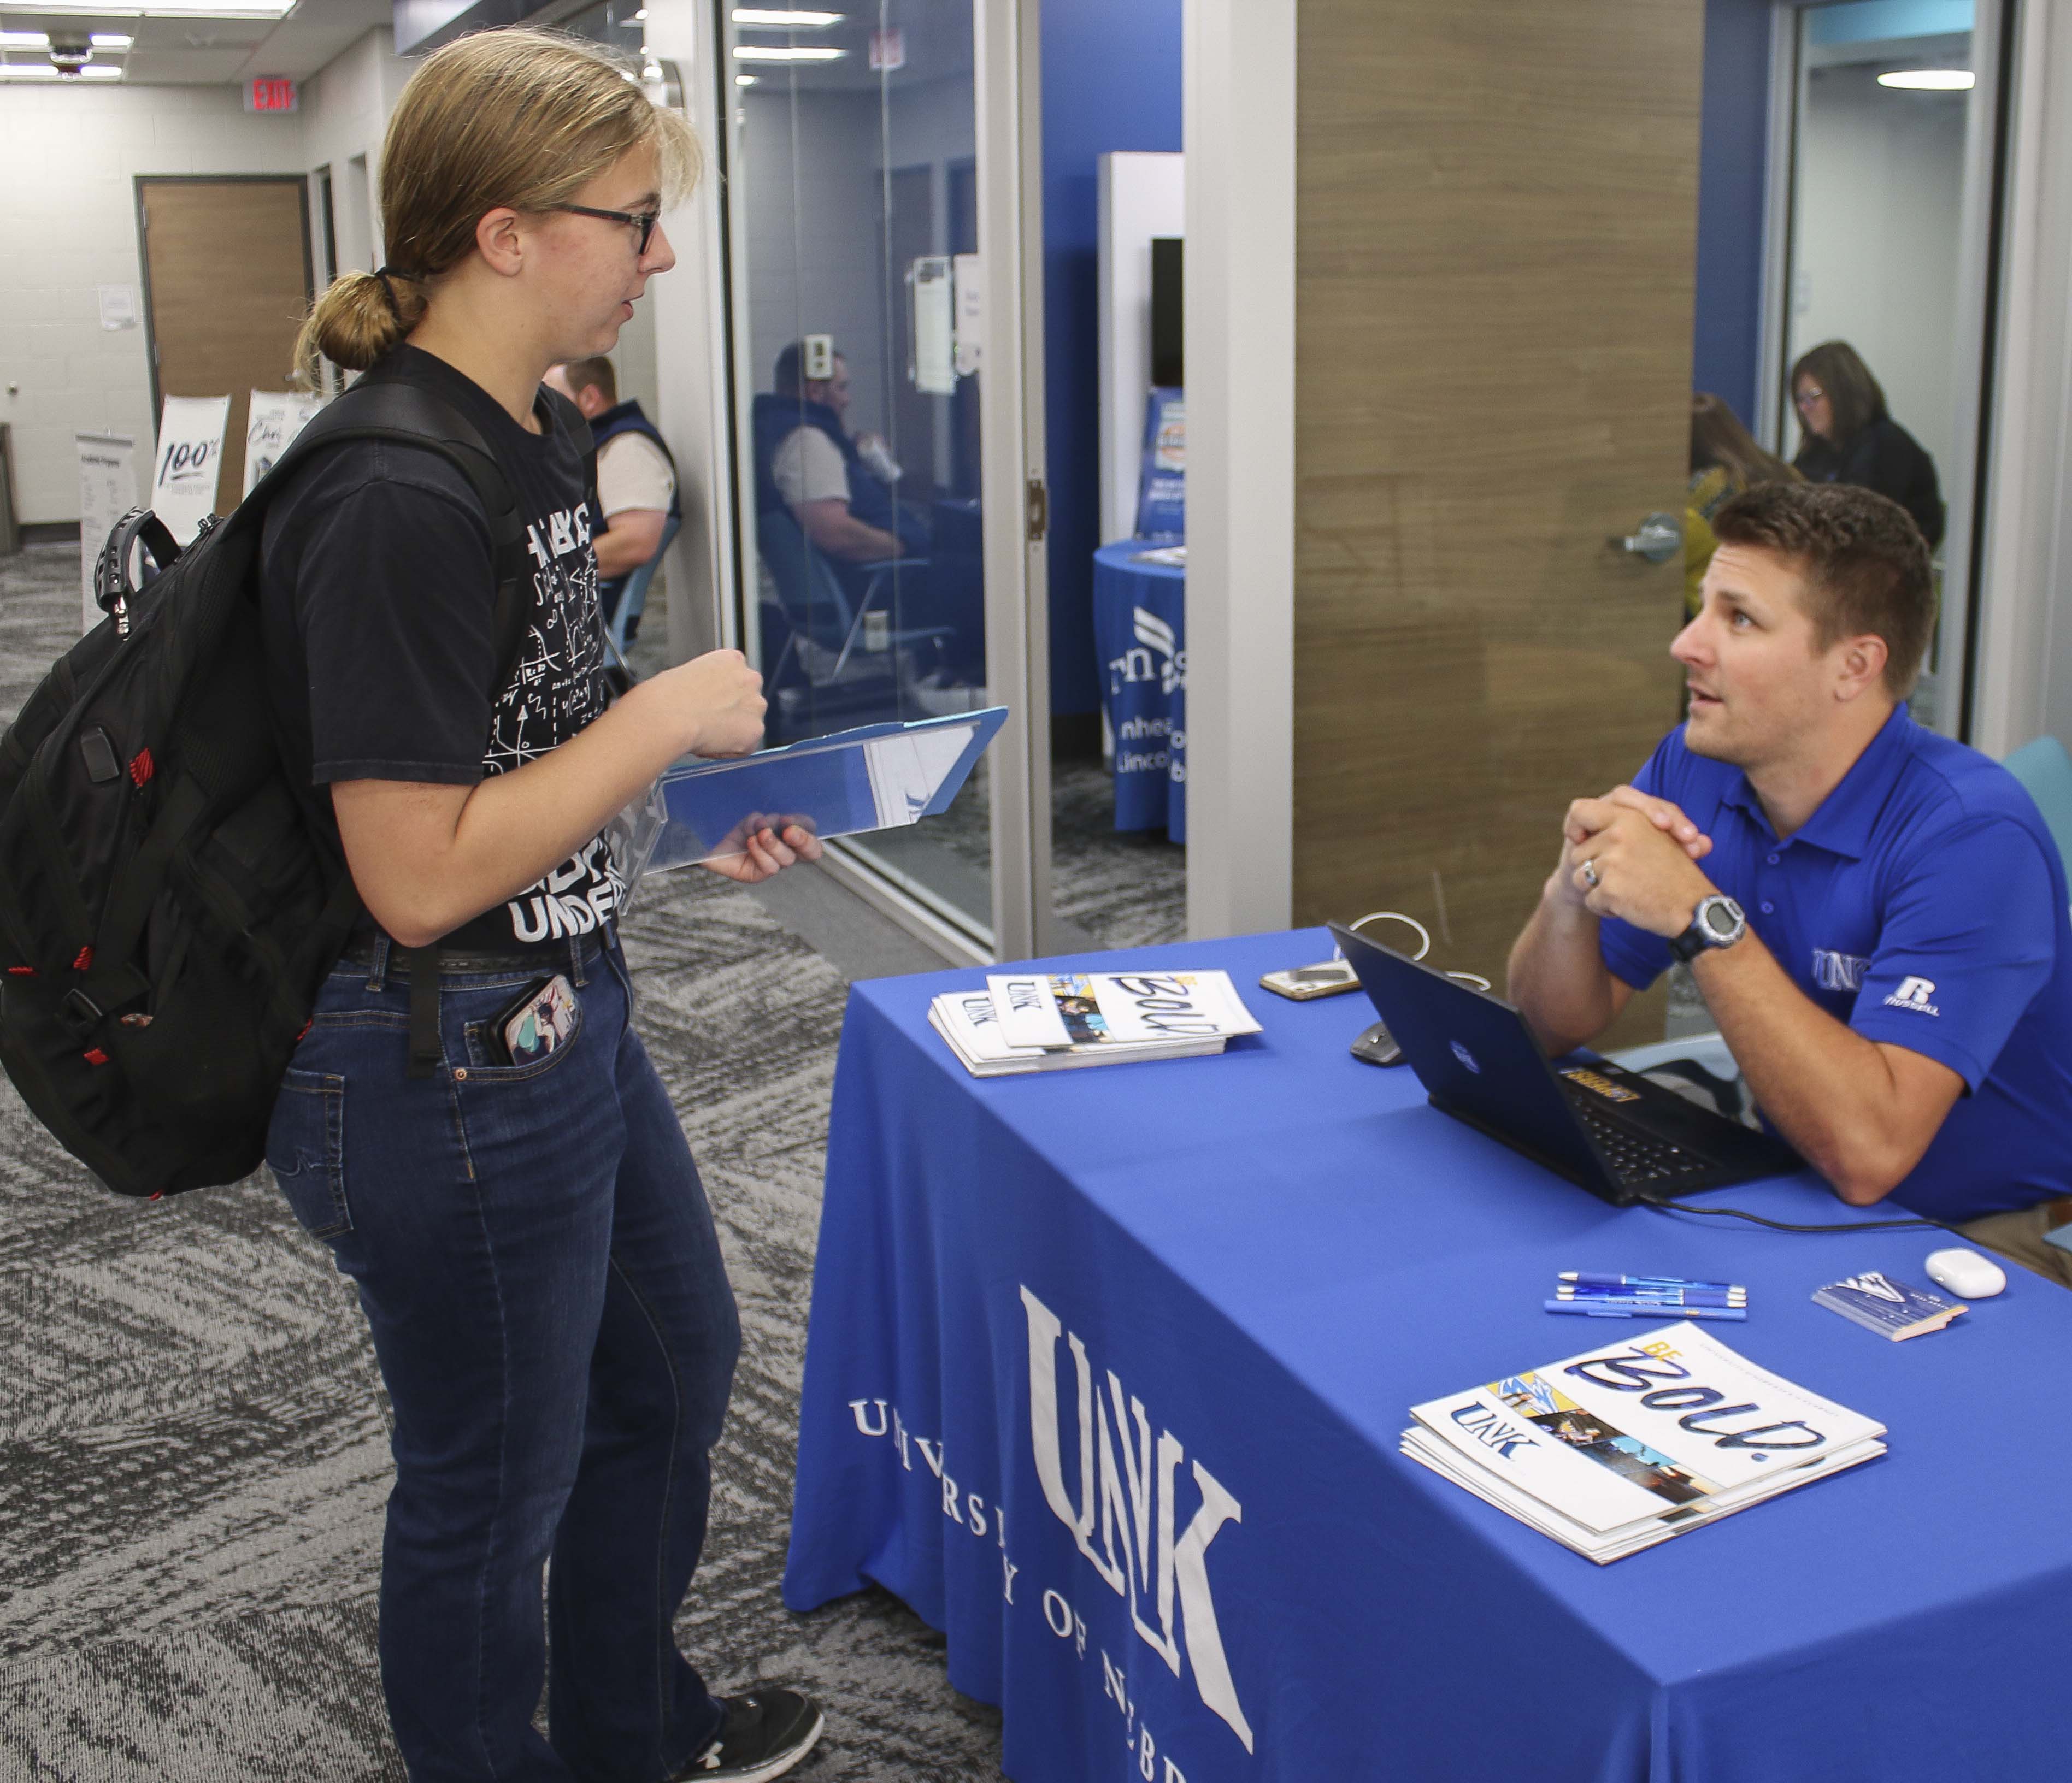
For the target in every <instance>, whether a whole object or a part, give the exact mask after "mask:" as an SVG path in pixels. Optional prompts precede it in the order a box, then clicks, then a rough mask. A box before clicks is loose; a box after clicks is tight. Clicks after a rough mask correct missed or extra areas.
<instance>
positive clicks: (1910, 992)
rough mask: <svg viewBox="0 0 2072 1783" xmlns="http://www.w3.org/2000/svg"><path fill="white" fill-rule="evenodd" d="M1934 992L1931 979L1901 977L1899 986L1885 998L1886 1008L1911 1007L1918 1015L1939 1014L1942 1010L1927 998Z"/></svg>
mask: <svg viewBox="0 0 2072 1783" xmlns="http://www.w3.org/2000/svg"><path fill="white" fill-rule="evenodd" d="M1934 994H1935V984H1934V980H1932V979H1926V978H1902V979H1901V980H1900V981H1899V988H1898V989H1897V990H1896V991H1894V992H1893V993H1892V995H1891V996H1889V997H1887V998H1886V999H1885V1007H1886V1008H1887V1009H1912V1010H1914V1012H1915V1013H1917V1014H1920V1015H1940V1014H1942V1011H1941V1010H1940V1009H1937V1008H1936V1007H1935V1005H1934V1004H1932V1003H1930V1001H1929V998H1930V997H1931V996H1934Z"/></svg>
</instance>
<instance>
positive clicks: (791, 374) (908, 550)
mask: <svg viewBox="0 0 2072 1783" xmlns="http://www.w3.org/2000/svg"><path fill="white" fill-rule="evenodd" d="M804 357H805V350H804V345H803V343H800V342H797V341H794V342H793V343H791V345H790V346H789V347H786V348H785V349H784V350H783V351H782V352H781V353H779V355H777V369H776V377H775V393H774V394H771V395H767V396H757V397H756V399H755V404H754V436H755V506H756V511H757V512H758V513H761V514H770V513H775V512H779V511H789V513H790V514H791V517H792V518H793V519H794V520H796V521H797V522H798V523H799V527H800V531H802V532H804V534H805V535H806V538H807V540H808V543H809V544H812V546H813V547H814V548H816V550H818V551H820V552H821V553H824V554H825V555H826V556H828V557H831V558H833V559H834V560H835V562H836V564H837V570H838V573H840V566H843V565H849V564H861V563H874V562H882V561H885V560H886V559H888V558H894V557H925V556H927V550H928V540H927V532H926V531H925V529H924V528H923V527H922V525H921V524H920V522H919V520H916V519H915V517H914V516H912V515H911V514H908V513H906V512H905V511H903V510H902V508H901V507H900V505H899V503H898V501H897V500H896V499H894V495H893V492H892V491H891V489H890V487H888V486H889V485H890V483H893V482H894V481H896V480H897V479H898V474H899V473H898V466H897V465H895V464H894V463H893V462H892V460H891V458H890V455H889V454H887V453H886V450H885V442H884V441H882V439H880V438H878V435H877V434H875V433H865V434H863V435H861V437H859V438H854V439H852V438H850V437H849V424H848V421H847V419H846V417H847V415H848V413H849V364H848V362H847V361H846V360H845V359H843V358H842V356H841V354H839V353H837V354H836V355H834V366H833V372H834V375H833V376H832V377H827V378H806V377H804V376H801V368H802V366H803V363H804ZM843 581H844V584H845V585H849V584H850V581H851V578H850V577H848V576H846V575H845V576H844V577H843ZM853 591H854V590H853Z"/></svg>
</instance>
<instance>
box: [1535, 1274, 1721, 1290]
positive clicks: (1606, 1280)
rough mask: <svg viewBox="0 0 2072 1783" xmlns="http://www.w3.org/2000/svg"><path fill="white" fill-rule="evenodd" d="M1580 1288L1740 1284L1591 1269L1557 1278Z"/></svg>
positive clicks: (1704, 1286)
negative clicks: (1601, 1272)
mask: <svg viewBox="0 0 2072 1783" xmlns="http://www.w3.org/2000/svg"><path fill="white" fill-rule="evenodd" d="M1555 1279H1556V1280H1557V1281H1564V1282H1572V1283H1574V1284H1576V1285H1577V1287H1579V1288H1720V1289H1723V1290H1724V1289H1726V1288H1739V1287H1740V1286H1741V1284H1740V1283H1739V1282H1733V1281H1696V1280H1685V1279H1684V1278H1683V1276H1604V1275H1599V1274H1598V1273H1597V1272H1595V1271H1594V1270H1589V1269H1564V1270H1563V1271H1562V1272H1560V1275H1559V1276H1556V1278H1555Z"/></svg>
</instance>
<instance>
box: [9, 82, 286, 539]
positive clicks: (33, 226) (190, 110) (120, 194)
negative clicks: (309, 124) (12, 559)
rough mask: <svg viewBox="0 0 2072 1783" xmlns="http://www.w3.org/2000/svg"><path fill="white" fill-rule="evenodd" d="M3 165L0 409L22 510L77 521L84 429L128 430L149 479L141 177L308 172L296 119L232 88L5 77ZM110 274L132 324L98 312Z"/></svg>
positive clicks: (38, 518) (26, 515) (228, 271)
mask: <svg viewBox="0 0 2072 1783" xmlns="http://www.w3.org/2000/svg"><path fill="white" fill-rule="evenodd" d="M0 167H5V168H6V170H7V177H6V179H5V180H4V181H0V241H4V242H5V243H6V253H4V254H0V421H7V422H8V423H10V425H11V426H12V428H13V430H14V483H15V487H14V499H15V505H16V511H17V512H18V514H19V516H20V517H21V519H22V520H23V521H24V522H27V523H31V524H34V523H38V522H48V521H64V520H76V519H77V518H78V517H79V472H78V466H77V460H76V457H75V455H74V452H73V447H72V435H73V434H74V433H77V432H80V431H81V430H95V431H109V432H115V433H130V434H134V436H135V437H136V439H137V442H138V464H139V466H140V473H139V474H140V478H141V477H142V475H143V472H144V470H146V469H148V466H149V464H150V447H151V442H152V439H153V438H154V423H155V420H156V417H154V415H153V413H152V412H151V380H150V364H149V360H148V357H147V355H148V352H149V346H148V336H147V335H146V331H145V328H144V326H143V318H142V286H143V270H142V249H141V247H140V245H139V242H138V232H137V199H136V187H135V184H134V181H135V178H136V176H137V175H139V174H247V173H253V174H256V173H302V172H303V171H305V166H304V162H303V158H302V119H301V117H300V116H299V115H291V116H289V117H265V116H257V115H247V114H246V113H245V111H244V109H242V104H241V101H240V97H239V93H238V89H237V88H235V87H227V86H226V87H145V86H137V87H131V86H123V85H109V86H90V87H78V88H73V87H65V88H46V87H32V86H27V85H9V86H6V87H0ZM224 277H226V278H234V277H236V268H235V267H226V268H224ZM103 285H124V286H130V287H131V288H133V289H134V290H136V291H137V292H138V325H137V326H136V327H134V328H126V329H122V330H119V331H109V330H106V329H104V328H102V327H101V319H100V296H99V287H100V286H103Z"/></svg>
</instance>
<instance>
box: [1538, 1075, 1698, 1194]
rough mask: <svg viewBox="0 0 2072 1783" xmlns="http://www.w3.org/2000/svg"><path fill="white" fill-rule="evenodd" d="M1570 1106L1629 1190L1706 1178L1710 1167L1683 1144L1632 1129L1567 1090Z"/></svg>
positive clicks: (1588, 1100)
mask: <svg viewBox="0 0 2072 1783" xmlns="http://www.w3.org/2000/svg"><path fill="white" fill-rule="evenodd" d="M1568 1106H1569V1107H1572V1109H1574V1110H1575V1111H1576V1118H1577V1120H1580V1121H1581V1122H1582V1124H1583V1125H1584V1127H1585V1128H1586V1129H1587V1130H1588V1132H1589V1136H1590V1137H1591V1139H1592V1140H1594V1141H1595V1142H1596V1144H1597V1149H1598V1151H1599V1152H1601V1153H1602V1154H1603V1155H1604V1159H1605V1163H1606V1164H1608V1165H1609V1166H1610V1167H1611V1173H1612V1174H1613V1175H1614V1176H1615V1177H1618V1180H1619V1181H1621V1182H1622V1183H1623V1184H1625V1185H1626V1187H1628V1188H1630V1189H1637V1188H1638V1187H1640V1186H1641V1185H1643V1184H1646V1183H1652V1182H1674V1181H1678V1180H1679V1178H1682V1177H1696V1176H1703V1175H1704V1173H1706V1171H1707V1170H1708V1169H1710V1168H1711V1166H1710V1165H1708V1163H1707V1161H1705V1160H1704V1158H1701V1157H1700V1156H1698V1154H1697V1153H1696V1152H1687V1151H1685V1150H1684V1149H1683V1147H1682V1146H1680V1145H1671V1144H1670V1143H1669V1142H1668V1140H1662V1139H1655V1138H1653V1137H1651V1136H1650V1135H1648V1134H1646V1133H1639V1132H1634V1129H1633V1128H1630V1127H1626V1126H1622V1124H1620V1123H1618V1121H1615V1120H1611V1119H1610V1118H1609V1116H1607V1115H1604V1114H1602V1113H1601V1112H1600V1111H1598V1110H1597V1109H1596V1108H1593V1107H1591V1105H1590V1098H1589V1096H1588V1095H1583V1094H1580V1093H1578V1092H1577V1091H1572V1090H1571V1091H1568Z"/></svg>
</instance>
